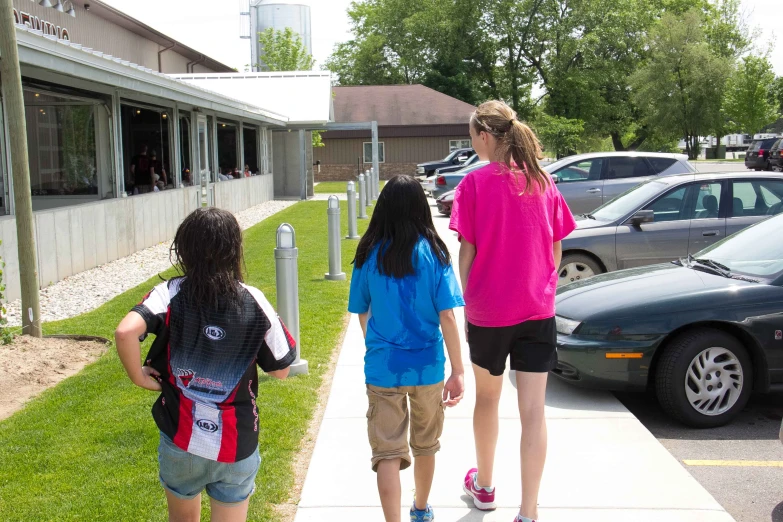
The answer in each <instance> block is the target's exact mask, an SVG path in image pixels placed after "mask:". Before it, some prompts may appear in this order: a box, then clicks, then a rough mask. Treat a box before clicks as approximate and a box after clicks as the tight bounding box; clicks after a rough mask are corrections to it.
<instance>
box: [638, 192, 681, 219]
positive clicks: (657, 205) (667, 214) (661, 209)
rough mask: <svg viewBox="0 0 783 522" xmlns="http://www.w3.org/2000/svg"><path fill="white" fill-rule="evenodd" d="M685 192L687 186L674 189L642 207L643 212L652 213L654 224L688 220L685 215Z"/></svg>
mask: <svg viewBox="0 0 783 522" xmlns="http://www.w3.org/2000/svg"><path fill="white" fill-rule="evenodd" d="M687 191H688V187H687V186H685V187H680V188H677V189H674V190H672V191H670V192H668V193H666V194H664V195H663V196H661V197H660V198H658V199H656V200H655V201H653V202H652V203H650V204H649V205H647V206H646V207H644V210H652V211H653V213H654V214H655V223H659V222H664V221H680V220H682V219H689V218H690V216H687V215H686V214H687V212H686V210H685V203H686V201H687V200H686V198H685V194H686V192H687Z"/></svg>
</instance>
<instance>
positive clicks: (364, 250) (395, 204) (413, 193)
mask: <svg viewBox="0 0 783 522" xmlns="http://www.w3.org/2000/svg"><path fill="white" fill-rule="evenodd" d="M422 237H423V238H424V239H425V240H427V242H428V243H429V244H430V248H431V249H432V252H433V253H434V254H435V256H436V257H437V258H438V260H439V261H440V262H441V264H443V265H446V264H448V263H450V262H451V256H450V255H449V251H448V249H447V248H446V244H445V243H444V242H443V240H442V239H441V238H440V236H438V233H437V232H436V231H435V225H434V224H433V222H432V214H431V212H430V206H429V204H427V197H426V196H425V195H424V190H423V189H422V188H421V184H419V182H418V181H416V180H415V179H413V178H412V177H410V176H396V177H394V178H392V179H391V180H390V181H389V182H388V183H386V186H385V187H383V190H382V191H381V194H380V195H379V196H378V201H377V203H376V204H375V211H374V212H373V214H372V219H371V220H370V225H369V226H368V227H367V232H365V234H364V236H362V239H361V240H360V241H359V246H358V247H357V249H356V257H355V258H354V260H353V262H354V263H355V264H356V267H357V268H361V267H362V265H364V263H366V262H367V259H368V258H369V256H370V254H371V253H372V251H373V249H375V248H376V247H378V254H377V255H378V271H379V272H380V273H381V274H382V275H388V276H392V277H396V278H399V279H401V278H403V277H405V276H406V275H413V274H415V273H416V268H415V267H414V266H413V249H414V248H415V247H416V243H418V241H419V238H422Z"/></svg>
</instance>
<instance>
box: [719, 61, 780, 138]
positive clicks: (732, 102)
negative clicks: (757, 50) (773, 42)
mask: <svg viewBox="0 0 783 522" xmlns="http://www.w3.org/2000/svg"><path fill="white" fill-rule="evenodd" d="M774 86H775V74H774V73H773V72H772V65H770V63H769V60H768V59H767V57H765V56H753V55H749V56H746V57H745V58H743V60H742V63H741V64H740V65H739V67H738V68H737V72H736V73H735V74H733V75H732V77H731V78H730V80H729V82H728V89H727V91H726V114H727V116H728V117H729V119H730V120H731V121H732V122H734V125H735V126H736V128H737V129H738V130H739V131H741V132H746V133H748V134H755V133H757V132H759V131H760V130H761V129H762V128H763V127H764V126H766V125H768V124H770V123H772V122H774V121H775V120H776V119H777V118H778V117H779V116H780V113H779V111H778V109H779V108H780V107H776V106H775V104H774V103H773V102H772V100H771V99H770V98H771V96H770V93H771V92H773V90H774Z"/></svg>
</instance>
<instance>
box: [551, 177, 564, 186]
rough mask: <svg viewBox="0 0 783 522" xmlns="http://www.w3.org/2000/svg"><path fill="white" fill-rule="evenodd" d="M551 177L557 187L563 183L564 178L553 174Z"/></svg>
mask: <svg viewBox="0 0 783 522" xmlns="http://www.w3.org/2000/svg"><path fill="white" fill-rule="evenodd" d="M551 176H552V181H554V182H555V185H557V184H558V183H560V182H561V181H562V178H561V177H560V175H558V174H552V175H551Z"/></svg>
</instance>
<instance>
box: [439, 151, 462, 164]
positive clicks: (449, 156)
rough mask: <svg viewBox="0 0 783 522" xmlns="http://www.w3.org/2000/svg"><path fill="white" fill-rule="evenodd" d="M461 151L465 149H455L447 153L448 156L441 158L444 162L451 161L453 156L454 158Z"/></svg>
mask: <svg viewBox="0 0 783 522" xmlns="http://www.w3.org/2000/svg"><path fill="white" fill-rule="evenodd" d="M462 152H465V151H464V150H463V149H457V150H455V151H454V152H452V153H451V154H449V155H448V156H446V157H445V158H443V161H444V162H446V161H451V160H453V159H454V158H456V157H457V155H458V154H460V153H462Z"/></svg>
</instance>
